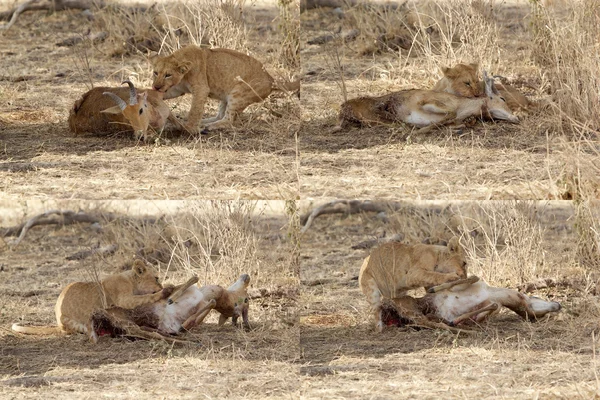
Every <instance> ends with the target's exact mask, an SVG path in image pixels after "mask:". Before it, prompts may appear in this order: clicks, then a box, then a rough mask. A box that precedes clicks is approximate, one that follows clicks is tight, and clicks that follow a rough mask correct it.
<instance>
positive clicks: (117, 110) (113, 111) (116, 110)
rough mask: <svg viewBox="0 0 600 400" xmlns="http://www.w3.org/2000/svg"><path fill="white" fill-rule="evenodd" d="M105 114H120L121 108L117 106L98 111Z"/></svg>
mask: <svg viewBox="0 0 600 400" xmlns="http://www.w3.org/2000/svg"><path fill="white" fill-rule="evenodd" d="M100 112H101V113H105V114H121V108H120V107H119V106H113V107H111V108H107V109H106V110H102V111H100Z"/></svg>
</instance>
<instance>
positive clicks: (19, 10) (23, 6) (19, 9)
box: [0, 0, 39, 30]
mask: <svg viewBox="0 0 600 400" xmlns="http://www.w3.org/2000/svg"><path fill="white" fill-rule="evenodd" d="M38 1H39V0H29V1H26V2H25V3H23V4H21V5H20V6H18V7H17V8H16V9H15V10H14V11H13V12H12V15H11V17H10V21H8V23H7V24H4V25H0V29H1V30H7V29H9V28H10V27H11V26H13V25H14V23H15V22H17V18H19V15H20V14H21V13H22V12H23V11H26V10H27V9H28V7H30V6H31V5H32V4H34V3H37V2H38Z"/></svg>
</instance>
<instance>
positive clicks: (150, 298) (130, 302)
mask: <svg viewBox="0 0 600 400" xmlns="http://www.w3.org/2000/svg"><path fill="white" fill-rule="evenodd" d="M172 292H173V287H172V286H167V287H165V288H164V289H163V290H160V291H158V292H156V293H152V294H144V295H133V294H132V295H121V296H119V297H118V298H117V299H116V300H115V302H114V303H115V304H114V305H115V306H117V307H121V308H125V309H128V310H132V309H134V308H136V307H139V306H143V305H146V304H151V303H155V302H157V301H159V300H162V299H165V298H167V297H169V296H170V295H171V293H172Z"/></svg>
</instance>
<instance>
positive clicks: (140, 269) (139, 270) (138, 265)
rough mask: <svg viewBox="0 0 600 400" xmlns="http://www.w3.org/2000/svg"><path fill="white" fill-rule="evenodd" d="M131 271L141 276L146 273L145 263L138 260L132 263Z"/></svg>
mask: <svg viewBox="0 0 600 400" xmlns="http://www.w3.org/2000/svg"><path fill="white" fill-rule="evenodd" d="M131 269H132V270H133V272H135V274H136V275H142V274H144V273H145V272H146V263H144V261H142V260H140V259H139V258H138V259H136V260H134V261H133V267H132V268H131Z"/></svg>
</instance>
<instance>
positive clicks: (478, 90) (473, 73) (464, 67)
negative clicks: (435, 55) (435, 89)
mask: <svg viewBox="0 0 600 400" xmlns="http://www.w3.org/2000/svg"><path fill="white" fill-rule="evenodd" d="M478 69H479V65H478V64H457V65H455V66H454V67H453V68H448V67H442V73H443V74H444V78H442V80H445V81H446V82H445V88H444V91H446V92H448V93H452V94H455V95H457V96H463V97H479V96H483V88H482V85H481V84H480V83H479V78H478V76H477V70H478Z"/></svg>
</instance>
